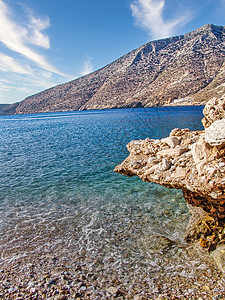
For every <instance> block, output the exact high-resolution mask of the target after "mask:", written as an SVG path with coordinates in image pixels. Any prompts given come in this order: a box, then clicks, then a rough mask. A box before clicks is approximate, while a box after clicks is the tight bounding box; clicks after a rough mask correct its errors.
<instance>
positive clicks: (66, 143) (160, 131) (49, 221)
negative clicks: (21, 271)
mask: <svg viewBox="0 0 225 300" xmlns="http://www.w3.org/2000/svg"><path fill="white" fill-rule="evenodd" d="M202 109H203V108H202V107H164V108H140V109H139V108H138V109H118V110H103V111H82V112H63V113H45V114H32V115H15V116H1V117H0V131H1V132H0V137H1V144H0V153H1V158H0V159H1V161H0V178H1V185H0V229H1V249H0V250H1V251H3V250H2V249H4V251H3V252H2V253H3V254H2V260H4V259H7V257H8V255H9V254H8V252H7V249H11V250H12V248H13V247H15V244H16V245H17V255H19V253H20V251H21V253H22V252H23V253H27V254H29V251H30V250H29V249H30V248H29V247H31V244H32V245H33V247H34V248H38V249H40V248H41V247H42V243H45V247H46V241H47V240H48V238H47V235H46V234H47V232H51V231H52V232H53V231H54V230H55V228H59V231H58V233H57V234H58V235H57V239H58V241H61V238H62V235H63V243H64V247H67V246H68V247H69V245H70V244H71V240H72V239H73V238H74V239H76V240H77V241H78V242H77V243H76V245H73V250H70V251H74V252H76V251H77V253H80V251H81V250H84V249H85V251H89V254H90V255H93V256H96V255H99V256H102V257H103V256H106V255H109V253H112V251H113V253H114V256H115V257H117V258H118V261H119V260H120V259H121V257H122V256H123V254H124V253H125V252H126V251H128V250H129V253H130V254H129V257H130V260H129V262H127V264H128V265H130V264H131V261H132V263H134V262H135V263H136V264H137V265H138V263H139V262H140V261H141V260H142V263H143V255H144V253H145V250H143V249H144V246H143V237H146V239H147V237H149V236H151V235H160V236H161V235H162V236H166V237H169V238H170V239H172V240H173V241H176V242H177V243H180V244H182V243H184V241H183V237H182V235H183V233H184V231H185V227H186V225H187V223H188V218H189V213H188V211H187V207H186V203H185V201H184V199H183V198H182V193H181V191H176V190H169V189H166V188H163V187H160V186H158V185H155V184H151V183H150V184H149V183H145V182H142V181H141V180H140V179H139V178H136V177H132V178H127V177H125V176H122V175H119V174H116V173H114V172H113V169H114V167H115V166H116V165H117V164H119V163H120V162H122V161H123V159H124V158H125V157H126V156H127V155H128V152H127V150H126V144H127V143H128V142H129V141H131V140H134V139H145V138H147V137H149V138H155V139H160V138H163V137H166V136H168V134H169V133H170V131H171V130H172V129H173V128H176V127H179V128H186V127H188V128H190V129H191V130H201V129H202V128H203V127H202V125H201V119H202V117H203V115H202ZM60 230H61V231H60ZM54 232H55V231H54ZM118 232H123V236H125V238H124V239H122V240H121V244H120V243H119V242H118V243H117V244H116V245H115V239H114V236H115V234H118ZM96 235H97V236H98V239H97V240H96ZM67 236H68V238H67ZM51 238H52V237H51ZM23 239H25V240H26V242H23V244H21V246H20V241H21V240H23ZM59 244H60V242H59V243H58V244H55V243H54V241H53V240H51V239H50V237H49V240H48V245H49V248H51V249H53V250H54V249H55V251H56V250H57V249H58V248H60V247H59V246H58V245H59ZM106 245H107V247H106ZM57 247H58V248H57ZM103 248H104V251H103V250H102V249H103ZM106 248H107V249H108V250H106ZM112 249H113V250H112ZM106 252H107V253H108V254H106ZM153 252H154V251H153ZM152 255H153V256H154V253H153V254H152ZM153 256H152V260H153V259H156V260H157V259H158V258H157V257H155V256H154V257H153ZM172 256H175V254H174V253H173V254H171V257H172ZM141 257H142V258H141ZM146 259H147V258H146ZM171 259H172V258H171ZM167 264H168V263H167ZM109 268H110V266H109Z"/></svg>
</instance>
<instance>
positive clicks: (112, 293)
mask: <svg viewBox="0 0 225 300" xmlns="http://www.w3.org/2000/svg"><path fill="white" fill-rule="evenodd" d="M106 291H107V293H109V294H111V295H115V294H116V293H117V291H118V288H116V287H113V286H111V287H109V288H108V289H106Z"/></svg>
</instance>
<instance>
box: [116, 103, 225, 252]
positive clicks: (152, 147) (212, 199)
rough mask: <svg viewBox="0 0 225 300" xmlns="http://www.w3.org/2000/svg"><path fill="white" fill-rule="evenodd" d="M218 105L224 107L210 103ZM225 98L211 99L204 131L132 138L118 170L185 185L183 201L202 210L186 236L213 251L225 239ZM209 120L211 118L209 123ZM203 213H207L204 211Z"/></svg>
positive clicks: (171, 184) (171, 185)
mask: <svg viewBox="0 0 225 300" xmlns="http://www.w3.org/2000/svg"><path fill="white" fill-rule="evenodd" d="M217 103H219V105H220V108H219V109H217V108H216V107H215V109H214V111H219V113H216V114H214V115H213V114H212V109H213V108H212V107H214V106H215V105H217ZM224 106H225V98H221V99H220V101H217V102H215V101H211V102H210V103H209V105H208V106H207V107H208V108H207V109H205V110H204V114H205V120H207V121H206V123H207V124H209V123H210V122H211V121H212V119H213V121H212V123H211V124H210V126H209V127H208V128H206V130H205V131H193V132H191V131H190V130H189V129H187V128H186V129H178V128H175V129H174V130H172V131H171V133H170V136H169V137H168V138H164V139H162V140H153V139H149V138H147V139H145V140H139V141H131V142H130V143H129V144H128V145H127V149H128V151H129V152H130V155H129V156H128V157H127V158H126V159H125V160H124V161H123V162H122V163H121V164H120V165H118V166H117V167H116V168H115V170H114V171H116V172H118V173H121V174H124V175H127V176H133V175H137V176H139V177H140V178H141V179H142V180H144V181H147V182H154V183H157V184H160V185H163V186H166V187H168V188H176V189H182V190H183V195H184V198H185V200H186V201H187V203H188V204H190V205H191V207H192V211H193V207H198V209H199V208H201V209H202V210H201V209H200V210H201V213H199V214H195V218H196V219H195V220H193V217H192V221H191V224H189V227H188V232H187V235H186V240H187V241H189V242H194V241H196V240H198V241H199V244H200V246H201V247H202V248H205V249H207V250H209V251H211V250H214V249H215V248H216V246H217V245H219V244H223V243H225V143H224V137H225V136H224V133H225V130H224V128H225V127H224V124H225V119H224V118H221V116H223V114H222V113H221V107H224ZM209 120H211V121H209ZM203 212H204V213H203Z"/></svg>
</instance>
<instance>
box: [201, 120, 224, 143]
mask: <svg viewBox="0 0 225 300" xmlns="http://www.w3.org/2000/svg"><path fill="white" fill-rule="evenodd" d="M205 141H206V143H208V144H210V146H223V145H225V119H221V120H217V121H215V122H213V123H212V124H211V125H210V126H209V127H208V128H206V129H205Z"/></svg>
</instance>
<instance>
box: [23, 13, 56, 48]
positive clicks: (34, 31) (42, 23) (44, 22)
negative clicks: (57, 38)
mask: <svg viewBox="0 0 225 300" xmlns="http://www.w3.org/2000/svg"><path fill="white" fill-rule="evenodd" d="M49 26H50V21H49V19H48V18H45V19H40V18H35V17H33V16H32V17H31V20H30V24H29V28H30V34H29V35H28V40H27V41H28V42H30V43H31V44H34V45H37V46H40V47H43V48H45V49H49V48H50V41H49V37H48V36H47V35H45V34H43V33H42V31H43V30H45V29H47V28H48V27H49Z"/></svg>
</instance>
